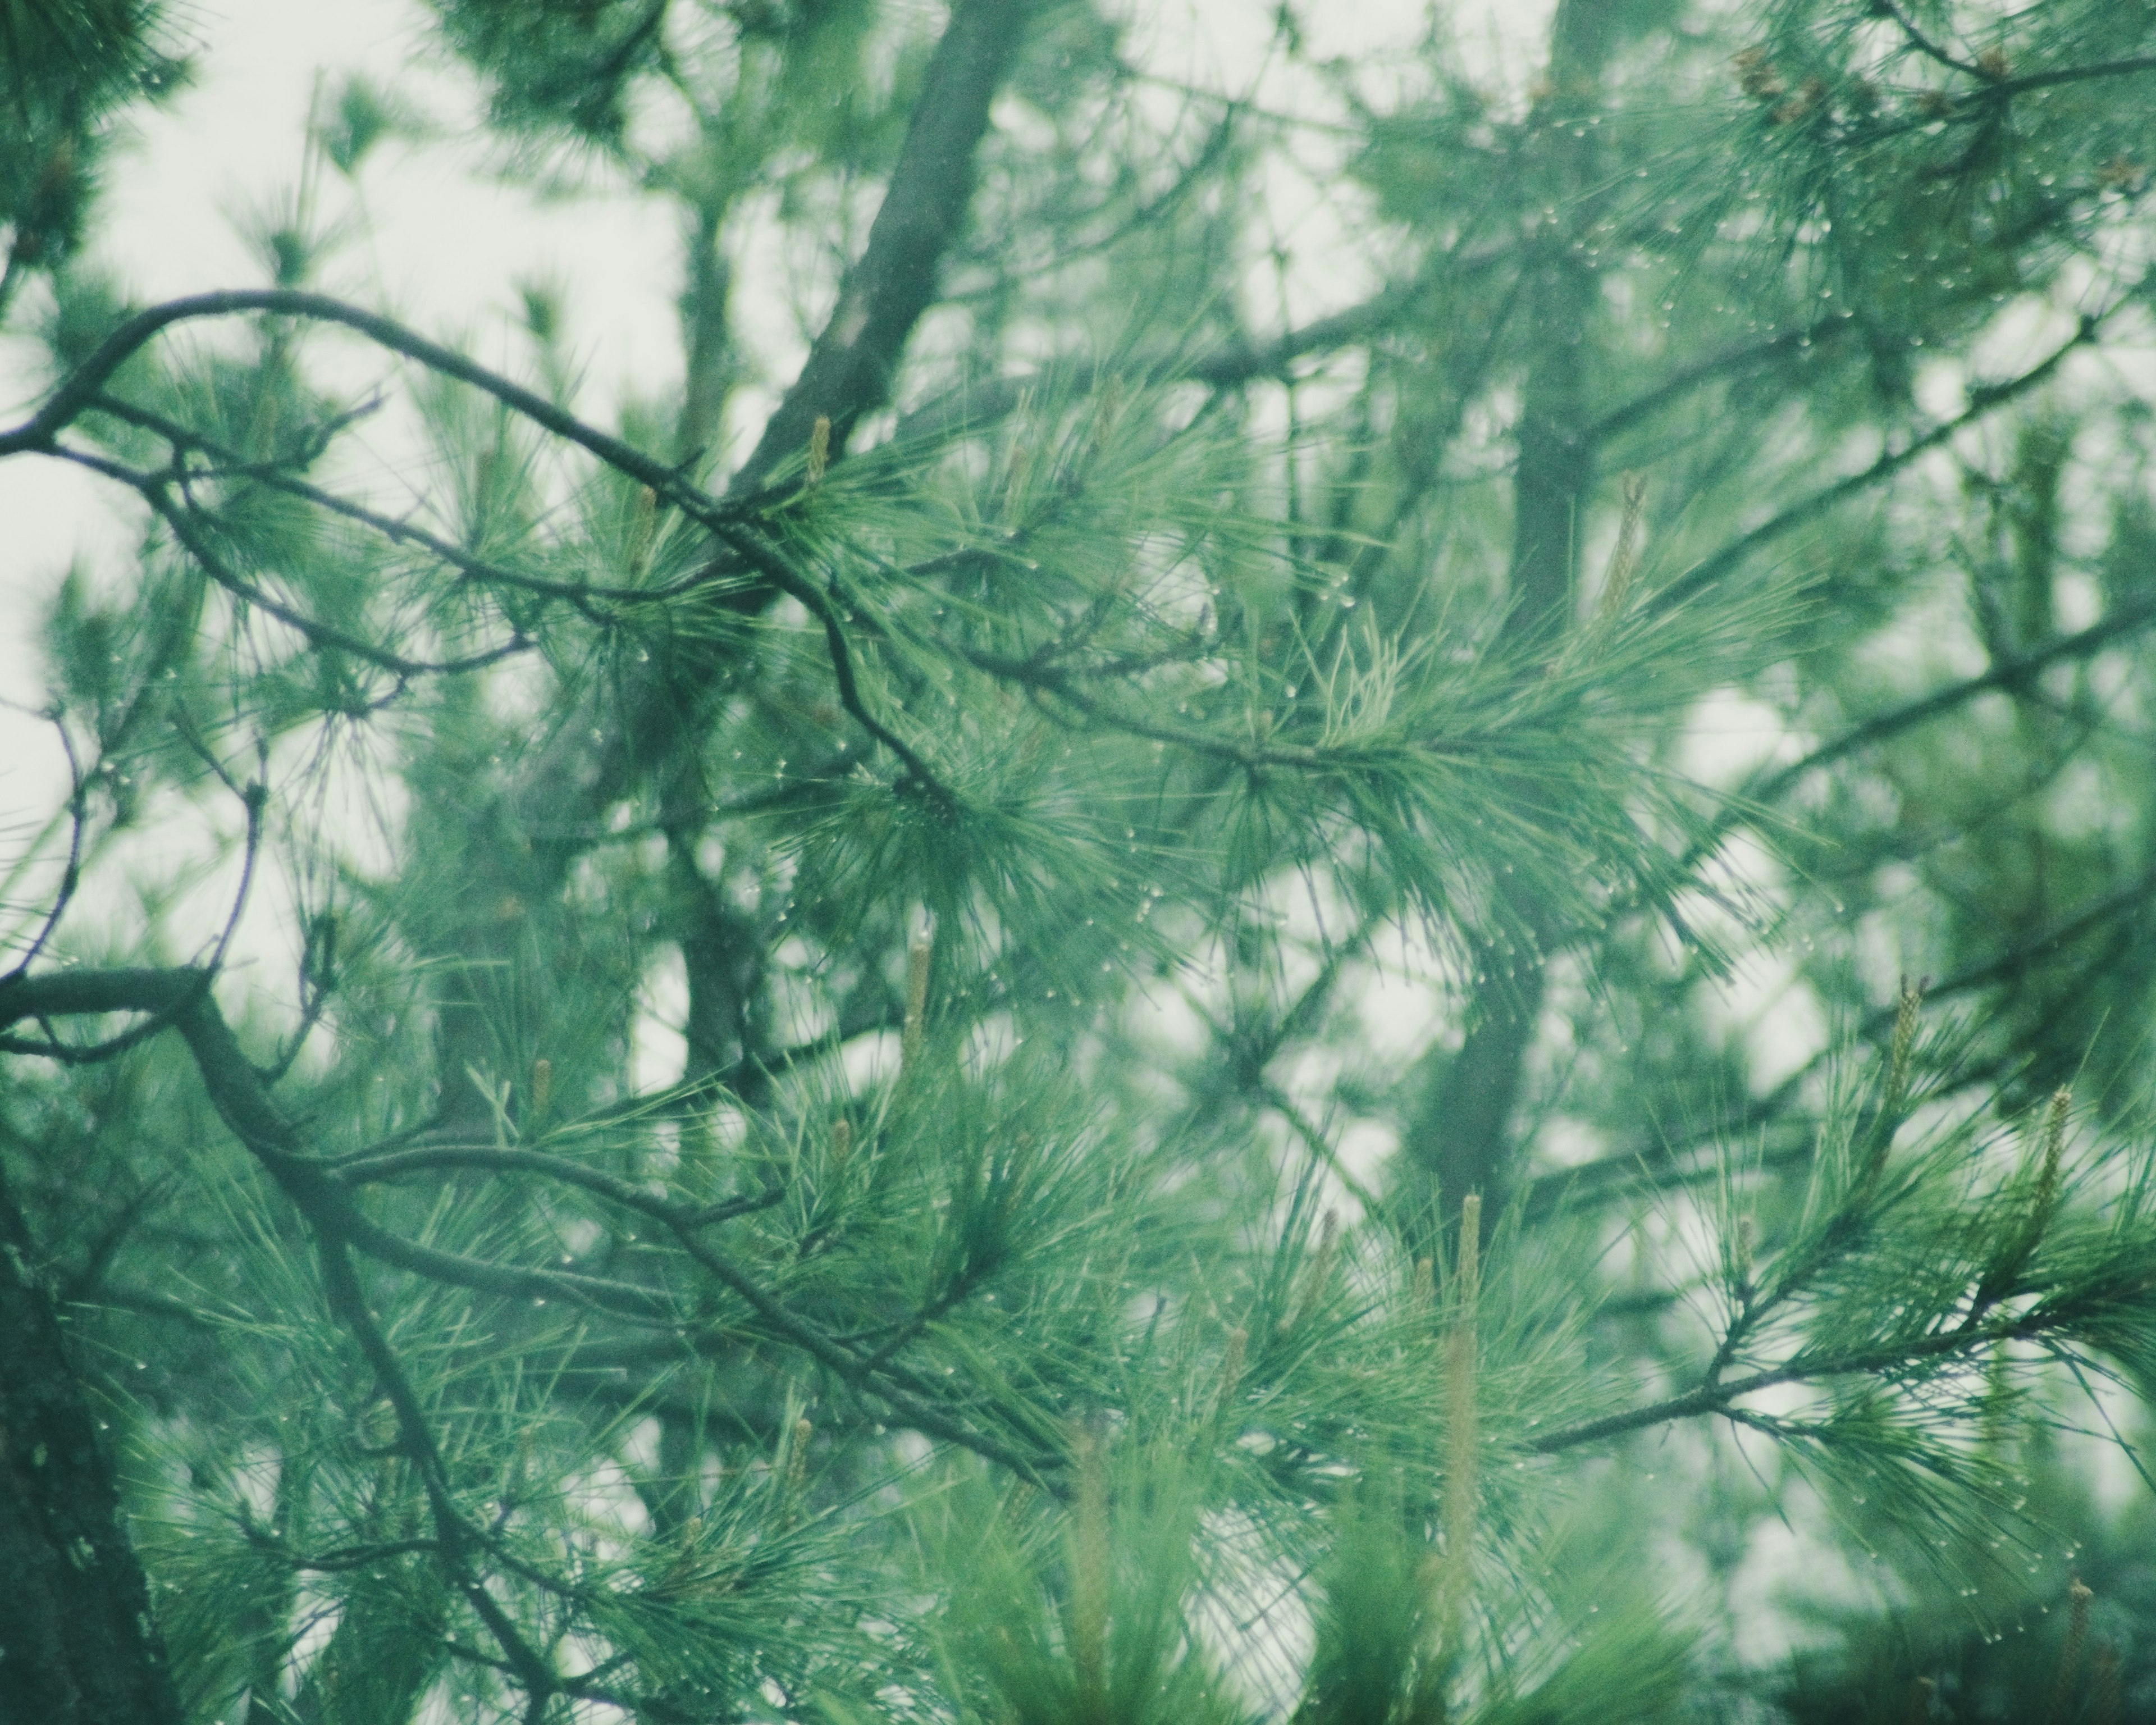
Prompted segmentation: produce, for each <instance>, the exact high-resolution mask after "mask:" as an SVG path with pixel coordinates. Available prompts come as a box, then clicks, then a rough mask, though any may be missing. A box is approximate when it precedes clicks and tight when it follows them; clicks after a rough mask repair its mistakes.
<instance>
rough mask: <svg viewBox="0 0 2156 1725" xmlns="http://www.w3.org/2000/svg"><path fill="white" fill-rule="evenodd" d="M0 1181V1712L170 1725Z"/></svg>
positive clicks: (109, 1515)
mask: <svg viewBox="0 0 2156 1725" xmlns="http://www.w3.org/2000/svg"><path fill="white" fill-rule="evenodd" d="M37 1260H38V1255H37V1251H36V1248H35V1246H34V1245H33V1243H32V1241H31V1240H30V1237H29V1234H28V1230H27V1229H26V1228H25V1227H24V1226H23V1217H22V1213H21V1212H20V1211H19V1210H18V1209H17V1208H16V1205H15V1199H14V1197H13V1194H12V1193H11V1192H10V1191H9V1190H8V1184H7V1181H6V1178H5V1175H4V1173H0V1599H4V1600H5V1604H0V1690H4V1692H5V1695H6V1699H5V1700H4V1701H0V1717H6V1718H8V1719H10V1720H17V1719H19V1720H23V1721H25V1722H28V1721H31V1720H35V1721H37V1722H38V1725H114V1722H115V1721H121V1720H125V1721H127V1722H129V1725H136V1722H140V1725H181V1722H182V1718H183V1717H184V1715H183V1713H182V1709H181V1707H180V1698H179V1694H178V1692H177V1689H176V1688H175V1687H174V1686H173V1682H172V1671H171V1669H170V1667H169V1666H167V1662H166V1658H165V1650H164V1646H163V1644H162V1640H160V1638H159V1636H158V1634H157V1627H156V1625H155V1624H154V1622H153V1621H152V1620H151V1615H150V1590H149V1585H148V1583H147V1581H146V1579H145V1578H144V1576H143V1574H142V1567H141V1563H139V1562H138V1561H137V1560H136V1557H135V1553H134V1552H133V1550H132V1548H131V1547H130V1546H129V1544H128V1543H127V1536H126V1531H125V1528H124V1526H123V1523H122V1521H121V1507H120V1495H119V1492H118V1491H117V1489H116V1488H115V1485H114V1482H113V1476H112V1470H111V1466H110V1462H109V1461H108V1460H107V1458H106V1456H105V1450H104V1449H103V1447H102V1446H101V1445H100V1443H99V1441H98V1436H97V1430H96V1422H95V1420H92V1418H91V1416H90V1408H89V1405H88V1404H87V1403H86V1401H85V1399H84V1396H83V1393H82V1387H81V1385H80V1383H79V1381H78V1380H77V1379H76V1378H75V1375H74V1368H72V1367H71V1366H70V1365H69V1362H68V1358H67V1353H66V1350H65V1348H64V1345H63V1342H62V1337H61V1333H60V1327H59V1322H58V1320H57V1319H56V1318H55V1317H54V1312H53V1303H52V1300H51V1297H50V1296H49V1294H48V1292H47V1291H46V1290H45V1288H44V1285H43V1283H42V1281H40V1279H39V1277H38V1273H37V1270H36V1265H37Z"/></svg>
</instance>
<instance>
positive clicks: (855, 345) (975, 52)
mask: <svg viewBox="0 0 2156 1725" xmlns="http://www.w3.org/2000/svg"><path fill="white" fill-rule="evenodd" d="M1032 9H1033V8H1032V5H1031V3H1030V0H958V3H957V5H956V6H954V7H953V8H952V13H951V22H950V23H949V25H948V27H947V28H946V29H945V30H944V33H943V38H942V40H941V41H940V42H938V43H937V44H936V52H935V54H933V55H932V57H931V58H930V60H929V63H928V72H927V77H926V78H925V79H924V80H923V81H922V84H921V95H920V97H919V99H918V100H916V102H915V104H914V107H913V116H912V119H911V122H910V123H909V125H908V126H907V127H906V140H905V142H904V143H903V144H902V145H901V146H900V148H899V152H898V164H897V166H896V168H894V169H893V171H892V172H891V186H890V188H889V189H888V190H887V191H886V192H885V193H884V198H883V205H882V207H881V208H880V209H878V210H877V212H876V218H875V222H874V223H872V224H871V225H870V228H869V238H868V244H867V247H866V248H865V249H864V251H863V252H862V254H861V257H860V261H859V262H858V263H857V264H855V265H854V267H853V268H852V269H851V270H848V271H847V273H846V280H845V281H844V285H842V286H841V287H840V289H839V303H838V305H837V306H836V307H835V308H834V310H833V311H832V313H831V316H830V319H829V321H828V322H827V323H825V325H824V330H823V332H822V333H821V334H820V335H819V336H817V338H816V342H815V345H814V347H812V348H811V349H810V350H809V353H808V363H807V364H806V365H804V366H803V367H802V368H801V375H800V377H798V378H797V379H796V380H795V382H794V384H793V388H791V389H789V390H788V391H787V393H786V398H785V399H784V400H783V401H782V402H781V403H779V405H778V412H776V413H773V415H772V416H771V418H770V421H769V423H767V424H766V425H765V427H764V429H763V435H762V437H761V438H760V439H758V440H757V446H756V449H755V450H754V452H753V453H752V454H750V456H749V458H748V459H747V461H746V462H744V463H743V464H742V468H741V470H740V471H739V472H738V473H737V474H736V475H734V477H733V482H732V484H731V485H730V486H729V487H728V488H727V489H728V495H730V496H733V497H742V496H745V495H752V494H753V493H754V492H755V491H757V490H758V489H759V488H760V487H761V486H762V485H763V484H764V483H765V481H766V480H767V479H768V478H769V477H770V475H771V474H772V472H773V470H774V469H776V468H777V467H778V465H780V464H781V463H782V462H783V461H785V460H786V459H788V458H789V457H791V456H793V455H797V454H800V453H801V452H802V451H803V449H807V447H808V438H809V434H810V432H811V431H812V430H813V429H814V426H815V423H816V421H817V420H819V419H824V420H827V421H829V425H830V449H831V454H832V455H833V457H834V459H835V458H836V457H837V456H838V455H839V453H840V452H842V451H843V450H844V449H845V447H846V440H847V439H848V437H849V436H850V434H851V433H852V431H853V429H854V427H855V424H857V423H858V422H859V421H860V418H861V417H862V416H863V415H864V414H866V413H874V412H875V410H876V409H877V408H880V407H881V406H883V405H884V403H885V402H887V401H888V400H890V398H891V380H892V378H893V377H894V376H895V375H896V372H897V369H898V362H899V359H900V357H901V354H902V353H903V352H904V351H905V347H906V342H907V341H908V340H909V339H910V338H911V336H912V334H913V329H914V326H915V325H916V324H917V323H918V322H919V321H921V314H922V313H923V312H924V311H927V309H928V307H929V306H930V305H931V304H932V303H933V301H934V300H935V296H936V288H937V278H938V276H939V275H940V274H941V272H942V265H943V259H944V257H945V255H946V254H947V253H948V252H949V250H950V249H951V247H952V243H953V242H954V241H955V240H956V239H957V237H958V234H959V232H960V230H961V229H962V228H963V226H964V225H965V220H966V213H967V210H968V208H969V207H970V206H971V204H972V203H973V182H974V177H975V176H974V167H973V159H974V156H975V153H976V151H978V148H979V146H980V141H981V139H982V137H983V135H984V134H985V133H986V132H987V131H988V107H989V104H990V102H991V101H992V100H993V98H994V96H995V93H996V91H997V90H998V89H999V88H1000V87H1001V86H1002V84H1003V80H1004V73H1005V72H1006V70H1007V69H1009V64H1010V62H1011V59H1012V58H1013V56H1014V54H1016V53H1017V51H1018V45H1019V39H1021V37H1022V36H1023V35H1024V30H1025V24H1026V21H1027V19H1028V18H1029V15H1030V13H1031V12H1032Z"/></svg>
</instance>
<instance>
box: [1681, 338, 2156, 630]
mask: <svg viewBox="0 0 2156 1725" xmlns="http://www.w3.org/2000/svg"><path fill="white" fill-rule="evenodd" d="M2120 303H2121V304H2124V303H2127V302H2126V301H2125V300H2122V301H2121V302H2120ZM2114 309H2116V308H2114ZM2105 316H2108V314H2107V313H2105V314H2095V313H2089V314H2084V315H2083V316H2082V320H2081V323H2080V325H2079V326H2078V327H2077V328H2076V330H2075V331H2074V333H2073V336H2072V337H2071V339H2070V340H2068V341H2066V342H2064V343H2062V344H2061V346H2060V347H2058V348H2057V349H2056V350H2055V351H2054V352H2051V354H2050V355H2048V356H2047V357H2046V358H2044V359H2043V360H2041V361H2040V362H2038V363H2037V364H2035V365H2034V366H2032V367H2030V368H2029V369H2028V370H2027V371H2025V372H2022V373H2021V374H2020V376H2019V377H2011V378H2009V379H2007V380H2006V381H2005V382H2001V383H1989V384H1980V385H1978V386H1976V387H1974V388H1971V389H1970V391H1969V406H1968V407H1967V408H1964V409H1963V411H1962V412H1961V413H1958V414H1956V415H1955V416H1954V417H1953V418H1951V419H1943V420H1941V421H1940V422H1939V423H1938V424H1936V425H1934V426H1933V427H1932V428H1931V429H1929V430H1928V431H1926V432H1924V433H1922V434H1920V435H1919V436H1917V437H1915V438H1912V439H1910V440H1909V441H1908V442H1907V443H1906V444H1903V445H1902V447H1901V448H1900V449H1887V450H1885V451H1882V452H1881V454H1880V456H1879V458H1878V459H1876V460H1875V461H1874V462H1872V463H1871V465H1870V466H1868V467H1866V468H1865V469H1864V470H1863V471H1861V473H1852V474H1851V475H1848V476H1847V477H1845V478H1843V479H1840V480H1835V482H1834V483H1833V484H1832V485H1825V486H1823V487H1821V488H1820V490H1816V491H1815V492H1813V493H1812V494H1811V495H1809V496H1808V497H1802V498H1799V500H1798V501H1796V502H1794V503H1792V504H1790V505H1789V506H1788V507H1787V508H1786V509H1784V510H1781V511H1779V512H1778V513H1776V514H1774V515H1773V516H1769V517H1768V519H1767V520H1765V521H1762V522H1761V523H1760V524H1759V525H1758V526H1756V527H1754V528H1753V529H1752V530H1751V531H1749V532H1747V533H1744V534H1742V535H1740V536H1738V538H1736V539H1733V540H1732V541H1731V542H1729V543H1728V544H1727V545H1725V546H1723V547H1722V549H1721V550H1719V551H1717V552H1711V553H1710V554H1709V555H1707V557H1702V559H1701V560H1700V561H1699V562H1697V563H1695V564H1693V565H1692V567H1691V568H1689V569H1687V570H1686V571H1685V572H1684V573H1683V574H1682V575H1681V576H1679V577H1678V578H1676V580H1675V581H1672V582H1671V583H1670V584H1669V585H1668V586H1666V587H1665V588H1662V589H1661V591H1660V592H1659V593H1655V596H1654V598H1653V600H1652V604H1653V607H1654V608H1655V611H1656V612H1658V613H1659V612H1663V611H1668V610H1671V609H1673V608H1675V607H1676V606H1678V605H1681V604H1682V603H1684V602H1685V601H1686V599H1688V598H1691V596H1692V595H1693V594H1695V593H1701V592H1703V591H1704V590H1705V589H1707V588H1709V587H1712V585H1713V584H1714V583H1716V582H1717V581H1719V580H1721V579H1722V578H1723V577H1724V576H1727V575H1728V574H1731V573H1732V572H1734V571H1735V570H1736V569H1737V568H1738V567H1740V566H1741V565H1742V564H1743V562H1745V560H1746V559H1747V558H1748V557H1751V555H1752V554H1753V552H1756V551H1758V550H1760V549H1761V548H1762V547H1765V546H1768V545H1770V544H1772V543H1773V542H1774V541H1775V540H1777V539H1779V538H1781V537H1782V536H1784V535H1785V534H1787V533H1790V532H1793V531H1795V530H1796V529H1797V528H1799V527H1801V526H1804V525H1805V523H1807V522H1809V521H1816V520H1818V519H1819V517H1820V516H1823V515H1825V514H1826V513H1827V512H1828V511H1830V510H1831V509H1833V508H1834V507H1835V506H1836V505H1837V504H1840V503H1842V502H1845V501H1847V500H1848V499H1849V498H1851V497H1854V496H1856V495H1860V494H1861V493H1862V492H1865V491H1867V490H1871V487H1873V486H1874V485H1878V484H1880V483H1881V481H1883V480H1889V479H1892V477H1893V476H1894V475H1896V474H1897V473H1899V472H1901V471H1902V469H1903V468H1905V467H1907V466H1908V465H1910V463H1912V461H1915V460H1916V459H1917V458H1918V457H1919V456H1922V455H1923V454H1928V452H1929V451H1931V450H1933V449H1938V447H1939V446H1940V445H1941V444H1944V443H1946V442H1948V440H1950V439H1952V438H1953V436H1954V435H1955V434H1956V433H1958V432H1960V431H1963V430H1966V429H1968V428H1969V426H1972V425H1974V424H1977V423H1978V422H1979V421H1980V420H1982V419H1984V418H1988V417H1989V416H1990V415H1991V414H1992V413H1995V412H1997V411H1998V410H1999V408H2003V407H2005V405H2006V404H2007V403H2009V402H2012V401H2015V400H2018V399H2019V398H2020V397H2022V396H2024V395H2026V394H2027V393H2029V392H2030V390H2032V389H2034V388H2036V387H2037V385H2039V384H2040V383H2042V382H2046V380H2047V379H2048V378H2049V377H2051V374H2052V373H2053V372H2056V371H2057V370H2058V368H2059V367H2061V365H2063V364H2064V363H2065V362H2066V357H2067V356H2068V355H2070V354H2071V353H2073V352H2076V350H2077V349H2079V348H2082V347H2087V346H2088V345H2089V344H2090V343H2091V342H2092V341H2095V340H2096V338H2097V334H2098V332H2099V331H2101V330H2102V327H2103V321H2104V317H2105Z"/></svg>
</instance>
